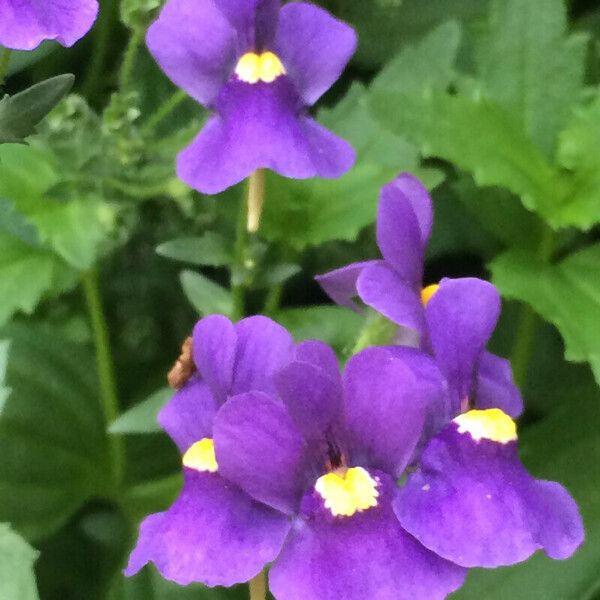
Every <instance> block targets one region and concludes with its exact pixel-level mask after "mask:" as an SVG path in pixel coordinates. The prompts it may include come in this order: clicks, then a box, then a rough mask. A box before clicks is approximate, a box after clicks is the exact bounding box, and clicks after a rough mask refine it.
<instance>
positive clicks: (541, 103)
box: [478, 0, 587, 158]
mask: <svg viewBox="0 0 600 600" xmlns="http://www.w3.org/2000/svg"><path fill="white" fill-rule="evenodd" d="M566 34H567V10H566V4H565V2H564V0H496V1H495V2H493V3H492V5H491V16H490V34H489V36H488V39H487V44H486V45H485V47H484V48H483V50H482V51H481V52H480V53H479V55H478V56H479V58H480V60H479V63H480V64H479V67H480V69H479V70H480V73H481V80H482V85H483V91H484V93H485V94H486V95H488V97H490V98H491V99H492V100H494V101H495V102H496V103H498V104H499V105H500V106H503V107H504V108H506V109H507V110H508V111H510V112H511V114H513V115H515V116H516V117H517V118H518V120H519V121H520V122H521V123H522V125H523V127H524V129H525V131H526V132H527V133H528V135H530V136H531V137H532V139H533V140H534V141H535V143H537V144H538V146H539V147H540V148H541V149H542V150H543V152H544V153H545V154H546V156H547V157H549V158H550V157H552V156H553V155H554V149H555V145H556V137H557V134H558V132H559V131H560V129H561V128H562V127H563V125H564V123H565V121H566V119H567V117H568V116H569V114H570V112H571V108H572V106H573V104H574V103H575V102H576V101H577V98H578V95H579V93H580V91H581V88H582V85H583V78H584V67H585V51H586V45H587V36H585V35H581V34H577V35H574V36H571V37H567V35H566Z"/></svg>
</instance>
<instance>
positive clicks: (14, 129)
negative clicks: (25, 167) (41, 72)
mask: <svg viewBox="0 0 600 600" xmlns="http://www.w3.org/2000/svg"><path fill="white" fill-rule="evenodd" d="M74 81H75V77H74V76H73V75H58V76H57V77H52V78H51V79H46V81H42V82H40V83H36V84H35V85H33V86H31V87H30V88H29V89H26V90H24V91H23V92H19V93H18V94H15V95H14V96H4V98H2V100H0V143H3V142H21V141H23V140H24V139H25V138H26V137H28V136H30V135H32V134H33V133H35V126H36V125H37V124H38V123H39V122H40V121H41V120H42V119H43V118H44V117H45V116H46V115H47V114H48V113H49V112H50V111H51V110H52V108H53V107H54V106H56V104H58V102H60V100H61V99H62V98H63V97H64V96H66V94H68V93H69V90H70V89H71V87H73V82H74Z"/></svg>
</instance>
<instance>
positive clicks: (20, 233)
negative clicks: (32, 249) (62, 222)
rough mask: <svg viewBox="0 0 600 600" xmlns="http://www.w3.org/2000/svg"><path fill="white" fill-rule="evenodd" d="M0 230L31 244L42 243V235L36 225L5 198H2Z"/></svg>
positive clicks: (0, 202) (0, 203)
mask: <svg viewBox="0 0 600 600" xmlns="http://www.w3.org/2000/svg"><path fill="white" fill-rule="evenodd" d="M0 232H2V233H8V234H9V235H11V236H13V237H16V238H17V239H19V240H20V241H22V242H24V243H25V244H28V245H29V246H39V244H40V236H39V234H38V231H37V229H36V227H35V226H34V225H33V224H32V223H30V222H29V221H28V220H27V219H26V218H25V217H24V216H23V215H22V214H20V213H18V212H17V211H16V210H15V207H14V205H13V204H12V203H11V202H9V201H8V200H5V199H4V198H0Z"/></svg>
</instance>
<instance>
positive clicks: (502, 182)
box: [372, 92, 561, 222]
mask: <svg viewBox="0 0 600 600" xmlns="http://www.w3.org/2000/svg"><path fill="white" fill-rule="evenodd" d="M372 108H373V114H374V115H376V117H377V118H378V119H380V120H381V121H382V122H383V123H384V124H386V125H388V126H389V127H390V128H391V129H392V131H394V132H396V133H398V134H399V135H406V136H407V137H409V138H410V139H412V140H414V141H415V142H416V143H418V144H419V146H420V147H421V150H422V152H423V154H424V155H425V156H428V157H439V158H443V159H445V160H448V161H451V162H453V163H454V164H456V165H457V166H458V167H460V168H461V169H464V170H465V171H468V172H469V173H472V174H473V177H474V178H475V181H476V182H477V183H478V184H479V185H480V186H490V185H491V186H500V187H505V188H507V189H509V190H510V191H512V192H513V193H515V194H517V195H518V196H520V197H521V199H522V201H523V203H524V204H525V206H526V207H527V208H529V209H530V210H536V211H538V212H540V213H542V214H543V215H544V216H545V217H546V218H547V219H549V220H550V222H552V221H553V215H554V209H555V208H556V206H558V205H559V203H560V202H561V196H560V195H559V194H560V186H559V185H558V184H559V182H558V177H557V175H556V173H555V172H554V170H553V168H552V167H551V166H550V164H549V163H548V162H547V161H546V159H545V158H544V156H543V155H542V153H541V151H540V150H539V149H538V148H537V147H536V146H535V145H534V144H533V143H532V142H531V140H530V139H529V138H528V137H527V135H526V134H525V132H524V131H523V129H522V128H521V127H520V126H519V124H518V123H517V122H516V121H515V120H514V119H513V118H512V117H511V116H510V114H509V113H507V112H506V111H505V110H503V109H502V108H500V107H499V106H496V105H494V104H492V103H490V102H488V101H485V100H483V99H469V98H464V97H460V96H450V95H448V94H440V93H432V94H425V95H423V96H419V97H417V96H409V95H404V94H399V93H388V92H375V93H374V94H373V100H372Z"/></svg>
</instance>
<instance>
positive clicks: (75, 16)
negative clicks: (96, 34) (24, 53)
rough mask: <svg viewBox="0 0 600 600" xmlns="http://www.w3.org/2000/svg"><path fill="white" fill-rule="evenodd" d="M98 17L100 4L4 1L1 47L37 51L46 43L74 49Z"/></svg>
mask: <svg viewBox="0 0 600 600" xmlns="http://www.w3.org/2000/svg"><path fill="white" fill-rule="evenodd" d="M97 13H98V1H97V0H44V2H39V1H37V0H0V46H5V47H6V48H11V49H13V50H33V49H34V48H35V47H37V46H38V45H39V44H40V43H41V42H42V41H43V40H56V41H57V42H59V43H60V44H62V45H63V46H72V45H73V44H74V43H75V42H76V41H77V40H79V39H80V38H81V37H83V36H84V35H85V34H86V33H87V32H88V31H89V29H90V28H91V26H92V25H93V23H94V21H95V20H96V15H97Z"/></svg>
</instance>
